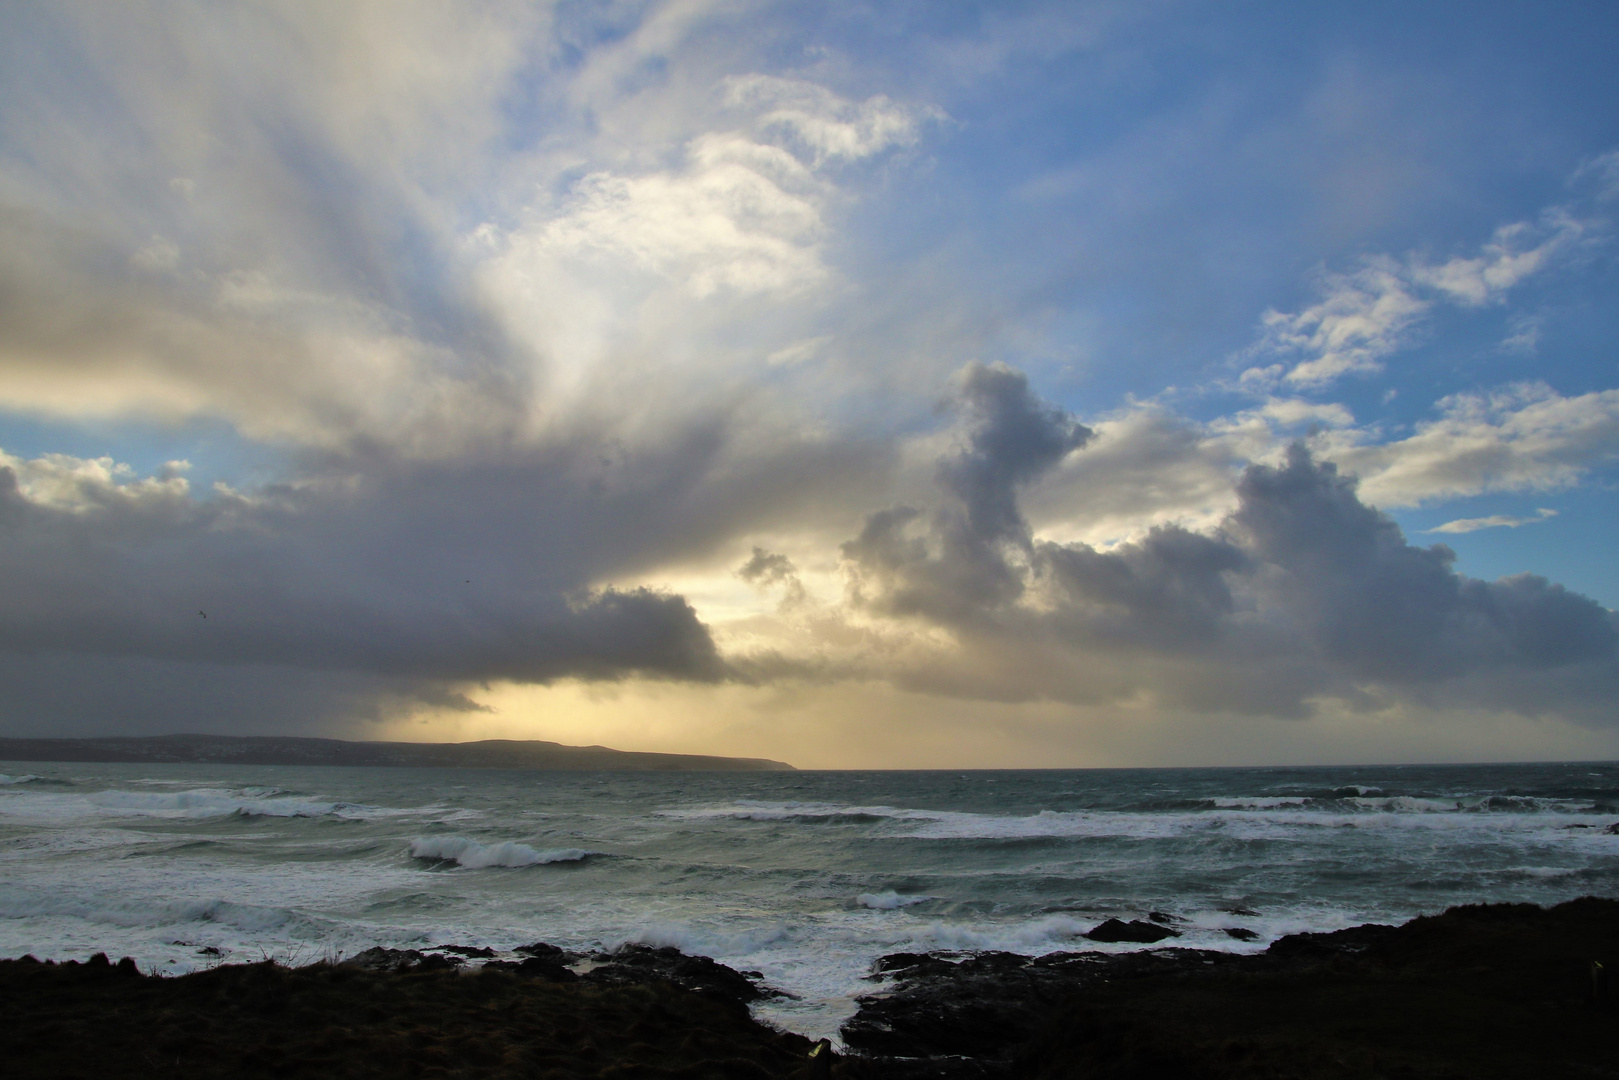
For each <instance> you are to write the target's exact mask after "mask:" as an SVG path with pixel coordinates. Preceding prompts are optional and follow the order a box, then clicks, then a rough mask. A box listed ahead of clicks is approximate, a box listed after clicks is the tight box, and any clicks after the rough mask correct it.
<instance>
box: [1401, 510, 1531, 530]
mask: <svg viewBox="0 0 1619 1080" xmlns="http://www.w3.org/2000/svg"><path fill="white" fill-rule="evenodd" d="M1556 516H1557V511H1556V510H1547V509H1544V508H1542V509H1539V510H1536V511H1535V516H1534V517H1527V518H1523V517H1509V516H1508V515H1506V514H1491V515H1490V516H1489V517H1481V518H1457V519H1456V520H1455V521H1447V522H1445V523H1444V524H1443V525H1436V526H1435V527H1433V528H1431V529H1424V530H1423V531H1424V532H1431V533H1470V532H1478V531H1479V530H1480V529H1516V528H1518V527H1519V526H1521V525H1533V524H1535V523H1536V522H1537V521H1545V520H1546V519H1547V518H1553V517H1556Z"/></svg>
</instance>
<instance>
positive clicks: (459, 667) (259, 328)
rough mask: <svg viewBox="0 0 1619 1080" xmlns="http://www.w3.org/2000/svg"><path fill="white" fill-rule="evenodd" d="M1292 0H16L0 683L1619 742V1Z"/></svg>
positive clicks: (1150, 747) (1181, 746)
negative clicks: (888, 1) (805, 0)
mask: <svg viewBox="0 0 1619 1080" xmlns="http://www.w3.org/2000/svg"><path fill="white" fill-rule="evenodd" d="M1277 10H1278V11H1282V10H1285V11H1286V18H1285V19H1277V18H1271V17H1270V15H1267V14H1266V13H1265V12H1263V11H1259V10H1255V11H1249V12H1242V13H1231V12H1226V13H1216V12H1211V11H1208V10H1205V9H1203V8H1200V7H1196V6H1188V5H1177V4H1167V5H1158V6H1150V7H1141V6H1137V5H1129V6H1123V7H1118V6H1114V5H1111V4H1101V3H1099V4H1089V5H1072V4H1060V5H1059V4H1043V3H1033V2H1031V3H1027V4H1012V5H993V6H984V7H957V8H953V9H952V10H950V11H948V12H944V11H939V10H935V9H934V8H933V7H932V6H929V5H919V6H915V7H911V6H906V5H894V6H890V7H888V8H886V9H884V10H881V11H874V10H872V9H868V8H865V7H860V6H853V5H848V6H846V5H841V4H833V5H816V6H811V7H804V6H800V5H795V4H790V3H742V4H736V3H717V2H712V3H711V2H703V0H673V2H666V3H657V2H651V0H647V2H640V3H603V4H595V5H573V4H541V3H490V4H482V5H477V6H475V7H454V6H449V5H442V4H435V3H420V4H416V3H391V4H387V5H382V4H365V3H354V4H347V5H341V6H339V7H335V8H331V9H324V8H309V7H306V6H300V5H293V4H269V5H263V4H240V5H238V4H209V5H154V6H145V5H136V4H131V5H120V6H119V7H117V8H113V9H107V8H105V7H103V6H96V5H87V4H86V5H80V4H73V3H67V4H60V5H51V6H48V7H46V6H32V7H30V6H23V7H15V8H11V9H8V10H7V11H6V12H4V13H3V14H0V42H3V44H0V49H3V50H4V51H5V55H6V62H5V63H4V64H3V65H0V90H3V91H4V93H3V95H0V575H3V579H4V581H5V582H6V587H5V589H4V590H0V686H3V687H4V690H5V692H4V694H0V731H4V732H5V733H8V734H25V733H26V734H50V733H57V734H100V733H111V732H142V733H157V732H165V731H177V730H209V731H240V732H244V733H269V732H289V733H290V732H298V733H329V734H334V735H343V736H349V737H367V736H370V737H398V736H401V735H403V736H405V737H413V736H414V737H432V738H439V737H457V735H461V736H465V737H476V736H484V735H492V734H498V735H503V736H514V737H525V736H527V737H538V738H564V739H567V738H568V737H569V736H570V735H572V736H580V735H582V736H583V738H582V739H581V741H608V737H607V736H598V735H596V734H592V733H591V732H592V731H593V730H602V729H601V727H600V725H602V724H604V723H605V724H606V728H605V730H607V731H608V732H609V733H610V734H612V736H613V737H614V738H615V739H616V741H617V742H619V743H622V744H625V745H626V746H627V747H628V748H634V749H671V750H692V751H702V752H720V753H737V754H757V755H765V756H773V757H785V758H788V759H791V760H795V761H796V762H799V763H801V764H828V765H844V764H893V765H908V764H944V765H962V764H1009V765H1017V764H1071V765H1080V764H1087V763H1092V762H1095V761H1101V760H1106V761H1109V762H1125V761H1138V762H1141V763H1149V762H1186V763H1193V762H1197V761H1205V760H1207V761H1214V760H1221V761H1227V760H1249V761H1260V760H1279V759H1280V757H1278V755H1280V756H1281V757H1291V758H1298V757H1300V756H1305V757H1308V756H1315V757H1318V758H1322V759H1328V758H1334V757H1338V758H1342V757H1343V756H1344V755H1351V756H1359V757H1361V758H1368V757H1383V758H1388V757H1399V756H1402V755H1403V756H1410V755H1412V754H1416V753H1420V754H1422V755H1426V756H1438V757H1451V758H1468V757H1475V758H1476V757H1481V756H1483V757H1489V756H1517V757H1523V756H1530V757H1533V756H1557V755H1558V754H1563V755H1567V756H1613V754H1614V753H1619V712H1616V707H1615V704H1614V703H1615V702H1616V701H1619V615H1616V614H1615V612H1614V611H1613V610H1611V606H1614V605H1619V575H1616V573H1615V570H1614V567H1613V565H1612V559H1611V554H1608V553H1609V552H1610V551H1611V545H1612V540H1611V536H1612V532H1613V527H1614V526H1615V524H1616V523H1619V496H1616V495H1615V487H1614V480H1615V479H1616V474H1615V463H1616V460H1619V359H1616V356H1615V354H1614V352H1613V348H1612V344H1611V343H1612V341H1613V340H1614V331H1615V329H1619V326H1616V322H1619V306H1616V305H1615V304H1614V303H1613V300H1614V296H1615V291H1616V286H1619V265H1616V263H1615V259H1614V250H1615V239H1616V224H1615V222H1614V220H1613V215H1614V213H1615V210H1616V207H1619V108H1615V107H1614V106H1613V105H1612V104H1609V103H1611V102H1615V101H1619V94H1616V93H1615V91H1619V85H1614V84H1616V83H1619V74H1616V73H1615V72H1614V71H1613V70H1612V65H1611V64H1610V63H1608V62H1607V60H1606V58H1607V57H1610V56H1611V46H1613V45H1615V44H1619V20H1606V21H1604V20H1601V19H1597V18H1595V17H1594V16H1592V17H1586V18H1582V17H1581V16H1580V14H1579V13H1576V12H1572V11H1570V12H1561V13H1550V14H1548V13H1545V12H1542V13H1538V14H1535V16H1534V17H1533V18H1531V17H1530V15H1529V14H1526V13H1524V12H1521V11H1519V10H1518V9H1516V8H1514V7H1511V6H1502V7H1499V8H1494V7H1491V8H1487V9H1482V11H1483V13H1482V14H1481V13H1480V12H1481V9H1478V8H1476V7H1475V6H1469V7H1468V8H1467V9H1465V10H1466V11H1467V12H1469V13H1470V14H1469V18H1468V19H1466V20H1461V22H1460V23H1459V22H1458V20H1456V19H1454V18H1451V17H1449V16H1447V14H1446V12H1445V11H1444V10H1443V9H1442V6H1441V8H1434V9H1432V10H1428V11H1424V12H1421V13H1412V12H1405V11H1401V12H1400V13H1398V14H1396V15H1392V16H1390V17H1389V18H1385V17H1383V16H1380V15H1378V14H1377V13H1375V12H1372V11H1369V10H1363V9H1362V8H1361V7H1359V6H1356V7H1349V6H1343V7H1340V8H1330V9H1323V10H1321V11H1318V12H1314V13H1302V12H1298V11H1295V10H1293V9H1291V8H1287V9H1277ZM1458 10H1461V9H1458ZM1271 14H1272V15H1274V14H1276V12H1272V13H1271ZM1385 14H1387V13H1385ZM1390 19H1392V22H1391V21H1390ZM1461 24H1465V28H1459V27H1460V26H1461ZM1529 525H1533V526H1534V528H1527V527H1526V526H1529ZM1418 533H1437V534H1443V535H1444V537H1445V539H1446V541H1447V544H1448V545H1449V546H1447V544H1432V545H1424V544H1422V543H1415V542H1413V541H1412V540H1411V539H1410V537H1411V536H1414V535H1416V534H1418ZM649 703H650V705H649ZM648 707H655V708H657V709H659V710H661V714H662V717H663V718H662V719H661V720H660V721H659V722H658V724H656V725H652V726H649V727H646V728H645V729H644V730H641V729H637V728H636V727H635V724H636V723H638V721H635V720H632V719H628V718H631V717H636V716H641V715H644V712H645V710H646V708H648ZM569 710H574V712H576V713H577V714H578V717H580V719H577V720H575V721H573V722H571V723H572V726H570V721H569V719H568V715H566V714H568V713H569ZM580 710H583V711H580ZM615 710H617V712H616V713H615ZM973 710H978V711H977V712H974V711H973ZM946 714H948V715H949V716H951V717H955V718H956V719H952V720H948V721H947V720H946V719H944V717H945V716H946ZM614 715H618V716H620V717H622V718H624V719H621V720H620V721H617V723H618V726H617V727H614V726H613V725H614V723H615V721H613V720H612V717H613V716H614ZM974 716H978V717H981V718H982V719H981V721H979V722H978V727H977V728H976V729H973V730H971V731H967V730H966V728H964V727H963V725H964V724H965V725H968V727H971V725H973V724H974V721H973V720H972V719H971V717H974ZM962 717H968V719H966V720H963V719H961V718H962ZM716 718H718V719H716ZM587 724H596V725H598V727H597V728H595V729H587V727H586V726H584V725H587ZM991 729H993V731H991ZM1121 729H1130V730H1133V731H1135V732H1137V733H1138V734H1137V735H1136V736H1134V738H1135V739H1136V741H1134V742H1132V743H1130V745H1129V747H1128V748H1127V749H1119V748H1118V746H1116V745H1114V744H1112V743H1108V740H1109V739H1113V738H1114V735H1112V734H1107V732H1116V731H1118V730H1121ZM638 730H640V731H641V734H640V735H639V736H638V735H637V731H638ZM964 732H965V733H964ZM1210 732H1218V733H1219V734H1218V740H1219V741H1220V742H1222V744H1223V746H1222V748H1221V749H1220V750H1218V751H1214V750H1210V749H1209V748H1208V747H1209V743H1208V742H1207V740H1208V739H1210V738H1212V736H1210V735H1209V734H1208V733H1210ZM1414 732H1415V733H1417V734H1415V735H1414V734H1413V733H1414ZM1279 733H1285V734H1279ZM992 736H993V739H992V742H993V745H991V744H990V743H985V742H984V740H985V739H990V738H991V737H992ZM993 740H999V741H998V742H996V741H993ZM1199 740H1204V741H1199ZM1278 740H1281V742H1285V743H1286V748H1285V750H1278V749H1277V746H1278V745H1279V743H1278ZM1104 744H1107V745H1108V746H1111V747H1112V749H1105V750H1104V748H1103V747H1104ZM924 746H925V747H926V749H925V750H923V749H918V748H919V747H924ZM986 746H989V747H990V748H989V749H986V748H985V747H986ZM952 747H953V748H954V749H952ZM1413 747H1416V748H1417V749H1413ZM986 755H988V758H987V759H986Z"/></svg>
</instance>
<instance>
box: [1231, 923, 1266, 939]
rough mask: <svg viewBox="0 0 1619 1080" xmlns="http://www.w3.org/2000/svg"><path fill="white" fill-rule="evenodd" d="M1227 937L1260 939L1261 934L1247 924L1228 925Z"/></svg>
mask: <svg viewBox="0 0 1619 1080" xmlns="http://www.w3.org/2000/svg"><path fill="white" fill-rule="evenodd" d="M1225 932H1226V937H1233V938H1236V939H1237V940H1238V941H1258V940H1259V935H1258V934H1256V933H1254V932H1253V931H1252V930H1250V929H1248V928H1247V927H1246V926H1228V927H1226V928H1225Z"/></svg>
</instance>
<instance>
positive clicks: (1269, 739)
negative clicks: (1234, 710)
mask: <svg viewBox="0 0 1619 1080" xmlns="http://www.w3.org/2000/svg"><path fill="white" fill-rule="evenodd" d="M468 694H469V696H471V697H472V698H473V699H474V700H477V701H479V702H481V703H483V704H486V705H489V706H491V707H492V708H494V709H495V710H496V711H495V712H492V713H485V712H474V713H457V712H450V711H448V710H429V711H423V712H418V713H416V714H414V715H412V716H410V717H408V718H398V719H394V720H390V721H387V722H385V723H382V724H380V725H374V726H368V727H366V728H365V729H363V730H354V731H351V732H349V733H348V736H349V737H351V738H364V739H399V740H404V741H410V742H464V741H472V740H476V739H545V740H549V741H552V742H560V743H566V744H570V745H591V744H599V745H603V746H610V747H613V748H614V749H618V750H640V751H654V752H662V753H683V754H720V755H724V756H730V757H767V758H774V759H776V760H778V761H785V762H788V763H789V764H791V765H794V766H797V767H798V768H806V769H817V768H819V769H896V768H897V769H906V768H910V769H974V768H977V769H987V768H1008V769H1016V768H1088V767H1122V766H1142V767H1150V766H1179V765H1186V766H1193V765H1265V764H1276V765H1285V764H1370V763H1377V762H1387V763H1399V762H1424V761H1428V762H1448V761H1515V760H1516V761H1549V760H1565V759H1567V760H1574V759H1589V760H1598V759H1615V758H1619V734H1616V733H1614V732H1608V731H1598V730H1593V729H1589V728H1582V727H1578V726H1576V725H1573V724H1569V723H1566V722H1563V721H1557V720H1525V719H1523V718H1521V717H1518V716H1514V715H1512V714H1508V713H1494V714H1483V713H1479V712H1470V713H1466V714H1446V713H1438V712H1431V711H1426V712H1424V711H1415V710H1408V709H1402V710H1387V711H1383V712H1361V713H1355V712H1351V711H1349V710H1342V709H1340V710H1336V711H1324V712H1323V713H1322V714H1321V715H1318V716H1316V717H1313V718H1310V719H1307V720H1277V719H1271V718H1263V717H1260V718H1255V717H1233V716H1220V717H1211V716H1197V715H1188V714H1179V715H1171V714H1165V713H1159V712H1156V711H1149V710H1146V709H1139V708H1130V707H1119V706H1108V707H1096V708H1080V707H1075V706H1071V705H1063V704H1058V703H1054V702H1024V703H1006V702H983V701H960V700H952V699H947V698H939V697H933V696H929V695H924V694H916V693H907V692H905V691H902V690H896V689H894V688H892V687H889V686H885V685H880V684H850V683H840V684H833V685H803V686H799V687H796V688H784V687H774V688H761V687H748V686H737V685H722V686H693V685H684V684H677V683H663V682H652V681H647V680H628V681H625V682H622V683H613V684H603V683H596V684H586V683H580V682H576V681H567V682H561V683H558V684H556V685H553V686H526V685H517V684H511V683H503V684H494V685H492V686H491V688H490V689H489V690H487V691H485V690H483V688H481V687H473V688H469V690H468ZM1464 736H1465V740H1464ZM1464 741H1465V743H1466V745H1467V746H1468V747H1469V748H1470V749H1469V752H1467V753H1465V754H1461V753H1458V752H1457V750H1456V747H1457V746H1458V745H1461V744H1462V743H1463V742H1464ZM1256 746H1260V747H1264V748H1265V749H1264V752H1263V753H1260V754H1256V753H1255V750H1254V748H1255V747H1256Z"/></svg>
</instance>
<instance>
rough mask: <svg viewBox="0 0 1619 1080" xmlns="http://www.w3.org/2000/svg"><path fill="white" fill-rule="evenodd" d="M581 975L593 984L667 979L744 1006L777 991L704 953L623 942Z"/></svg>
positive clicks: (682, 987)
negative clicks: (696, 953)
mask: <svg viewBox="0 0 1619 1080" xmlns="http://www.w3.org/2000/svg"><path fill="white" fill-rule="evenodd" d="M582 978H584V979H586V980H588V981H590V982H597V983H609V984H612V983H647V982H667V983H672V984H673V985H675V986H678V987H680V988H681V989H683V990H691V991H693V992H695V993H699V994H702V995H703V996H705V997H709V998H713V999H714V1000H717V1001H724V1002H730V1003H734V1004H736V1005H739V1006H746V1005H748V1004H750V1003H752V1002H755V1001H758V1000H760V999H762V998H767V997H779V996H781V994H780V991H776V990H770V989H761V988H760V987H758V986H755V985H754V984H753V982H752V981H751V980H749V979H748V977H747V976H745V975H743V974H742V973H741V972H739V971H736V970H734V969H732V968H728V967H726V966H725V965H724V964H720V963H716V962H715V961H713V960H710V959H709V958H708V957H706V956H687V955H686V954H685V953H683V952H681V951H680V950H679V949H673V948H661V949H659V948H653V947H652V946H650V945H624V946H621V947H620V948H619V949H617V950H616V951H614V952H611V953H607V954H605V955H604V956H603V957H602V961H601V963H599V964H598V965H597V966H596V967H594V968H592V969H591V970H590V971H588V972H586V973H585V974H584V975H583V976H582Z"/></svg>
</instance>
